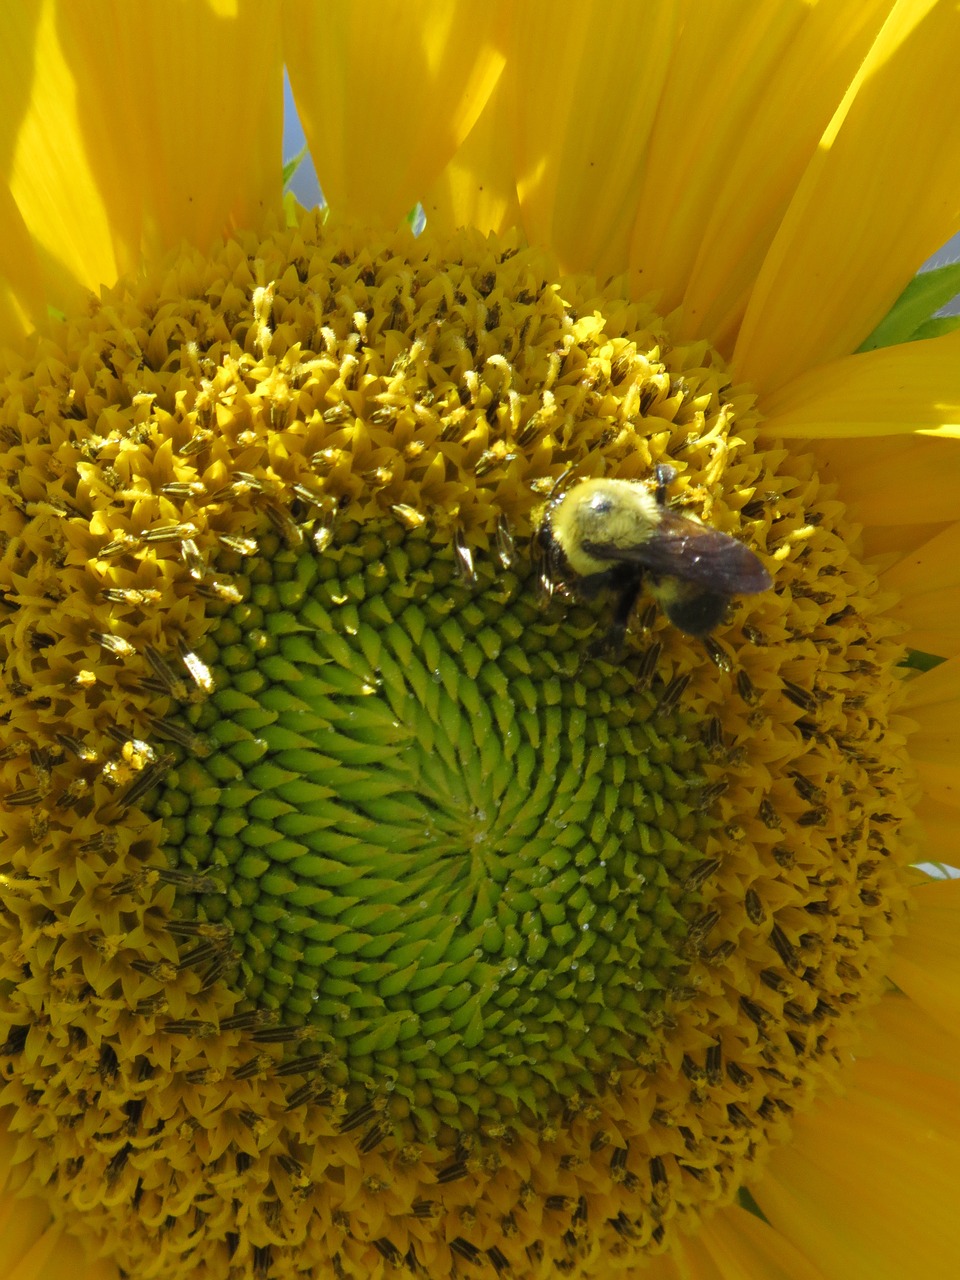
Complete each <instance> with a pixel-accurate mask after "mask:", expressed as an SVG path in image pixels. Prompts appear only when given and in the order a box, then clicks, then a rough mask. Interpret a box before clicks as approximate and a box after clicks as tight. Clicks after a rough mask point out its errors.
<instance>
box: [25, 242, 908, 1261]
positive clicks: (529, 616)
mask: <svg viewBox="0 0 960 1280" xmlns="http://www.w3.org/2000/svg"><path fill="white" fill-rule="evenodd" d="M5 388H6V395H5V400H4V406H3V410H2V415H0V419H2V421H0V430H2V433H3V440H4V448H5V455H4V458H3V471H4V481H5V486H6V489H5V492H6V495H7V496H5V497H4V499H3V506H2V509H0V521H2V523H0V532H2V536H3V556H2V561H0V567H2V579H0V589H2V597H0V655H2V660H3V664H4V675H5V680H6V684H7V689H8V691H9V711H8V713H7V714H6V716H5V717H4V719H3V722H2V726H0V729H2V747H3V751H2V786H0V791H2V794H3V797H4V798H3V803H4V805H5V808H6V814H7V817H6V820H5V824H4V825H5V834H4V843H3V855H2V856H3V878H2V880H0V890H2V896H3V906H4V910H3V915H2V926H0V957H2V970H0V978H2V981H3V983H4V992H5V1000H4V1005H3V1010H2V1015H0V1017H2V1023H3V1030H2V1031H0V1038H4V1037H5V1042H4V1043H3V1050H4V1054H5V1057H4V1059H3V1061H4V1064H5V1065H4V1079H5V1082H6V1083H5V1086H4V1091H3V1094H2V1096H0V1102H2V1104H3V1105H4V1106H5V1107H7V1108H8V1109H9V1111H8V1113H9V1114H10V1116H11V1122H10V1123H11V1127H13V1128H15V1129H16V1131H17V1132H18V1133H20V1134H21V1135H22V1136H21V1150H22V1152H23V1155H22V1158H21V1163H20V1166H19V1167H20V1169H21V1170H22V1172H23V1180H24V1184H25V1185H27V1186H29V1187H30V1188H32V1189H34V1190H36V1189H38V1188H44V1189H45V1190H46V1191H47V1193H49V1194H50V1195H51V1200H52V1203H53V1204H54V1206H55V1209H56V1212H57V1213H58V1214H61V1215H63V1216H64V1217H65V1218H66V1219H68V1220H69V1222H70V1225H71V1226H72V1227H74V1228H75V1229H77V1230H78V1231H82V1232H85V1233H86V1234H88V1235H90V1236H91V1237H93V1238H96V1239H99V1240H101V1241H104V1242H110V1243H109V1247H110V1248H111V1250H112V1252H113V1256H115V1257H116V1258H117V1259H118V1261H119V1262H120V1263H121V1265H122V1266H123V1267H124V1268H126V1269H128V1270H133V1269H137V1268H141V1269H142V1268H143V1267H144V1266H146V1265H147V1264H148V1263H149V1266H150V1268H151V1274H158V1275H164V1276H166V1275H175V1274H182V1272H183V1269H184V1267H193V1268H200V1269H201V1271H202V1273H203V1274H207V1275H210V1276H227V1275H233V1274H235V1275H237V1276H241V1275H248V1274H249V1273H250V1271H251V1269H253V1270H254V1271H257V1272H258V1273H262V1274H264V1275H267V1274H270V1275H276V1276H278V1277H283V1276H288V1275H290V1276H292V1275H293V1274H295V1273H296V1274H304V1273H309V1274H314V1275H316V1276H318V1277H319V1276H320V1275H326V1274H329V1273H331V1272H332V1273H333V1274H336V1275H346V1276H357V1277H359V1276H368V1275H371V1274H374V1273H375V1272H376V1269H377V1267H378V1266H381V1265H382V1264H383V1262H384V1260H386V1261H387V1262H392V1263H398V1262H400V1261H403V1260H405V1261H406V1263H407V1264H408V1265H409V1266H410V1267H411V1268H413V1269H414V1270H416V1269H417V1268H418V1267H419V1268H423V1269H425V1271H426V1272H427V1273H429V1274H436V1275H451V1274H454V1273H456V1270H457V1268H458V1267H459V1266H460V1264H461V1262H462V1261H464V1260H466V1261H470V1262H476V1263H480V1262H482V1263H484V1264H485V1265H486V1266H488V1267H492V1268H493V1269H494V1271H503V1270H505V1269H506V1268H507V1267H508V1266H509V1267H510V1268H512V1272H513V1274H515V1275H516V1276H524V1275H531V1276H532V1275H534V1274H540V1273H541V1272H542V1271H543V1269H544V1268H547V1269H549V1268H550V1267H554V1266H556V1267H557V1268H562V1269H563V1270H564V1271H565V1272H569V1273H571V1274H581V1275H584V1276H586V1275H590V1274H595V1273H598V1271H597V1268H599V1269H600V1270H599V1273H602V1274H606V1271H605V1268H606V1267H608V1266H609V1262H610V1259H612V1258H619V1259H621V1260H623V1261H624V1262H629V1261H631V1260H633V1259H636V1258H638V1257H639V1256H640V1255H641V1254H644V1253H649V1252H655V1251H657V1250H661V1249H664V1248H667V1247H668V1246H669V1244H670V1240H671V1237H672V1234H673V1233H674V1232H676V1231H677V1230H678V1229H679V1228H683V1229H693V1227H694V1226H695V1224H696V1220H697V1218H698V1216H699V1215H700V1214H701V1213H702V1212H703V1210H704V1208H705V1207H707V1206H709V1205H711V1204H717V1203H723V1202H724V1201H725V1200H728V1199H730V1198H731V1197H732V1196H733V1195H734V1194H735V1193H736V1191H737V1189H738V1188H739V1187H741V1186H742V1185H744V1183H745V1182H747V1181H748V1180H749V1178H750V1176H751V1171H752V1169H753V1165H754V1162H755V1160H756V1159H757V1157H758V1156H760V1155H762V1153H763V1151H764V1150H765V1149H766V1148H767V1147H768V1146H769V1144H770V1143H772V1142H776V1141H778V1140H780V1139H781V1138H782V1137H783V1136H784V1135H785V1134H786V1133H787V1131H788V1124H789V1116H790V1113H791V1110H792V1108H793V1107H794V1105H795V1104H796V1102H797V1100H798V1099H802V1098H806V1097H808V1096H810V1095H812V1094H813V1093H814V1092H815V1091H816V1090H817V1089H818V1088H820V1087H821V1085H822V1084H823V1082H824V1081H829V1080H830V1079H831V1078H832V1077H833V1076H834V1075H835V1074H836V1071H837V1067H838V1063H840V1062H841V1060H842V1058H843V1056H844V1054H845V1053H846V1051H847V1049H848V1047H849V1046H850V1045H851V1044H853V1043H854V1042H855V1036H856V1018H857V1014H858V1011H859V1009H860V1007H861V1006H862V1005H863V1003H864V1002H869V1000H871V999H872V998H874V996H875V995H876V993H877V991H878V989H879V983H880V981H881V975H882V970H883V959H884V955H885V950H886V947H887V945H888V941H889V937H890V935H891V931H892V930H893V928H894V927H895V925H896V920H897V916H898V915H899V913H900V911H901V910H902V903H903V899H904V893H905V891H904V889H903V887H902V867H903V864H904V862H905V861H906V860H907V859H908V851H907V850H906V849H905V848H904V847H903V845H902V842H901V840H900V838H899V835H898V832H899V827H900V825H901V822H902V820H903V814H904V811H905V809H904V806H905V805H906V802H907V798H908V797H906V787H905V785H904V781H903V778H902V776H901V775H902V767H903V766H902V759H901V751H900V744H899V739H898V737H897V734H896V730H895V727H894V726H893V724H892V722H891V719H890V708H891V705H892V701H893V696H894V688H895V682H894V680H893V678H892V666H893V663H894V662H895V660H896V656H897V655H896V650H895V647H894V645H893V643H892V641H891V640H890V639H888V636H889V635H890V634H891V630H892V629H891V628H890V626H889V625H888V624H887V623H886V622H885V621H884V619H883V617H882V614H881V612H880V603H879V602H878V601H877V599H876V593H875V588H874V584H873V579H872V577H871V575H870V574H869V572H868V571H867V570H865V569H864V568H863V567H862V566H861V565H860V564H859V563H858V561H857V560H856V559H855V557H854V556H853V554H852V553H851V547H852V546H853V545H854V537H853V534H852V531H851V530H850V529H849V528H848V527H847V525H846V523H845V517H844V513H843V509H842V507H841V506H840V504H839V503H838V502H836V501H835V499H834V498H833V497H832V495H831V494H829V493H825V492H824V491H823V490H822V489H821V487H820V485H819V482H818V480H817V477H816V473H815V470H814V467H813V464H812V461H811V460H810V459H809V458H805V457H796V456H794V457H789V456H788V455H787V453H786V451H785V450H784V449H782V448H779V447H772V446H771V447H767V448H761V447H760V446H759V444H758V439H759V436H758V426H757V423H756V421H755V420H754V418H753V417H752V415H751V407H750V406H751V401H750V398H749V396H748V395H747V394H746V393H745V392H744V391H742V390H738V389H736V388H733V387H731V386H730V385H729V383H728V381H727V377H726V374H725V372H724V367H723V364H722V361H721V360H720V358H719V357H718V356H717V355H716V354H715V353H713V352H711V351H710V350H709V349H708V348H707V347H706V346H705V345H704V344H698V345H693V346H686V347H678V346H674V345H673V344H672V342H671V339H670V336H669V332H668V331H667V329H666V327H665V326H664V324H663V322H662V321H660V320H659V319H658V318H657V317H656V316H655V315H654V314H653V313H652V312H650V311H649V309H648V308H646V307H644V306H642V305H641V304H636V303H627V302H625V301H623V300H622V298H620V297H619V296H618V293H617V289H616V287H615V286H613V287H611V288H610V289H608V290H606V291H603V290H599V289H598V288H597V286H596V285H595V284H594V283H593V282H590V281H585V280H573V281H563V282H557V281H555V279H554V277H553V267H552V266H551V264H550V263H549V262H547V261H545V260H544V259H543V258H542V257H541V256H539V255H537V254H536V253H534V252H532V251H530V250H527V249H523V248H521V247H520V246H519V245H517V244H499V243H495V242H487V241H483V240H481V239H480V238H478V237H473V236H469V235H462V236H460V237H459V238H458V239H457V240H456V241H454V242H453V243H448V244H446V245H442V246H437V245H434V244H433V243H432V242H431V241H430V240H429V238H428V237H426V236H425V237H422V238H421V239H420V240H417V241H414V240H412V239H410V238H408V237H406V236H403V237H398V238H397V240H396V241H391V242H385V243H382V244H371V243H369V242H368V241H366V240H364V239H363V238H362V237H359V236H356V235H354V234H353V233H350V232H345V231H337V230H326V231H321V229H320V228H319V226H318V225H317V223H316V222H314V221H312V220H309V219H308V220H305V222H304V224H303V225H302V226H301V227H300V228H296V229H293V230H289V231H284V232H282V233H278V234H276V235H274V236H273V237H271V238H268V239H267V240H265V241H262V242H255V241H253V240H251V241H250V243H249V244H247V243H245V242H244V243H241V242H233V243H230V244H227V245H225V246H223V248H222V249H221V251H220V252H219V253H218V254H216V255H214V256H213V257H212V258H211V259H210V260H205V259H201V258H199V257H197V258H192V259H180V260H178V262H177V263H176V264H175V266H173V267H172V268H171V269H170V272H169V274H168V275H167V276H165V277H160V278H157V279H154V280H151V281H147V282H141V283H138V284H135V285H124V286H120V287H118V288H117V290H115V291H114V293H112V294H110V295H108V296H106V297H105V298H104V299H103V300H102V302H101V303H100V304H99V305H98V306H97V307H95V308H94V309H93V310H92V313H91V315H90V316H89V317H88V318H86V319H85V320H84V321H82V322H77V323H76V324H73V325H68V326H65V328H64V332H63V334H62V335H61V340H60V345H57V344H55V343H53V342H52V341H48V342H46V343H38V345H37V349H36V351H35V353H34V359H33V363H32V364H31V365H30V366H29V367H28V366H24V367H22V368H17V369H11V370H9V371H8V373H7V374H6V375H5ZM660 463H669V464H670V465H671V466H672V467H674V468H675V469H676V471H677V473H678V480H677V483H676V485H675V486H674V488H675V492H672V493H671V495H670V502H671V504H672V505H673V507H674V509H675V510H676V511H678V512H680V513H683V514H684V515H685V516H686V517H687V518H691V519H693V518H697V519H699V520H701V521H703V522H704V523H705V524H706V525H707V526H709V527H710V528H713V529H716V530H718V531H720V532H722V533H724V534H726V535H728V536H730V537H736V538H738V539H739V540H741V541H744V542H747V543H748V544H749V545H750V546H752V547H753V548H754V550H755V551H756V552H757V553H758V554H759V555H760V556H761V557H762V559H763V560H764V563H765V564H766V565H767V566H768V567H769V569H770V571H771V574H772V576H773V579H774V587H773V588H772V589H770V590H768V591H764V592H762V593H760V594H758V595H756V596H750V597H743V598H732V599H731V601H730V605H729V608H728V610H727V616H726V618H725V619H724V621H723V623H722V624H721V626H720V627H719V628H718V630H717V632H716V635H715V636H712V637H710V638H709V640H708V641H707V642H706V643H704V642H701V641H699V640H693V639H691V638H690V637H688V636H685V635H683V634H681V633H680V632H679V631H677V630H676V628H674V627H672V626H670V625H669V623H668V622H667V620H666V619H665V618H664V617H663V616H662V615H661V614H660V613H659V612H658V610H657V609H656V607H655V606H654V605H653V604H652V602H651V599H650V597H649V595H641V598H640V602H639V604H638V606H637V608H636V610H635V611H634V617H633V620H632V624H631V629H630V632H629V634H628V637H627V640H626V643H625V645H624V646H623V649H622V652H615V651H611V649H610V647H609V646H607V647H606V648H605V647H604V644H603V641H604V639H605V638H606V637H607V636H608V633H609V630H610V625H611V620H612V617H613V613H614V610H615V607H616V599H615V598H614V597H613V596H606V595H604V594H603V593H600V594H599V595H587V594H584V593H583V592H580V591H578V584H577V582H576V581H572V582H566V583H564V584H559V586H560V587H561V589H560V590H558V591H557V592H556V593H555V594H554V596H553V599H552V600H551V601H549V603H546V604H545V602H544V600H543V599H542V592H540V591H538V578H539V573H540V568H539V567H538V566H535V564H534V557H532V555H531V537H532V533H533V531H534V529H535V527H536V521H537V518H538V515H537V513H538V511H539V510H542V508H543V504H544V502H545V501H546V500H547V499H548V498H549V497H550V494H551V492H552V491H553V490H554V488H555V486H556V485H557V483H558V481H560V482H561V483H562V477H563V476H564V474H565V473H566V472H567V471H568V470H570V471H572V473H573V474H574V475H575V476H581V477H585V476H599V475H608V476H615V477H618V478H620V479H626V480H630V481H633V482H635V483H636V484H638V485H643V484H652V482H653V476H654V468H655V466H656V465H657V464H660ZM554 585H557V584H554ZM721 594H723V595H725V594H726V592H721ZM161 1224H162V1232H161V1235H160V1238H159V1243H158V1238H157V1230H158V1227H159V1226H160V1225H161ZM105 1247H106V1246H105ZM158 1249H159V1254H158ZM598 1259H601V1260H602V1263H601V1262H600V1261H597V1260H598Z"/></svg>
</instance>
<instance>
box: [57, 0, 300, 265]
mask: <svg viewBox="0 0 960 1280" xmlns="http://www.w3.org/2000/svg"><path fill="white" fill-rule="evenodd" d="M95 12H96V14H97V20H92V19H93V14H92V12H91V10H90V8H89V7H88V6H85V5H63V6H61V8H60V13H59V15H58V31H59V35H60V40H61V44H62V47H63V48H64V49H65V50H68V51H69V52H68V57H69V62H70V65H71V67H72V68H73V69H74V74H75V76H76V80H77V85H78V102H77V111H78V115H79V119H80V127H81V129H82V132H83V142H84V146H85V148H86V153H87V158H88V163H89V165H90V167H91V170H92V173H93V178H94V181H95V182H96V184H97V187H98V190H99V192H100V195H101V197H102V199H103V201H104V205H105V207H106V210H107V213H108V215H109V219H110V230H111V233H112V235H113V240H114V251H115V253H116V256H117V260H118V264H119V268H120V270H121V271H128V270H130V269H132V268H133V267H134V266H135V265H136V263H137V261H138V260H139V257H140V255H141V253H144V254H147V255H148V256H156V255H157V254H159V253H162V252H164V251H166V250H167V249H169V248H171V247H173V246H175V245H177V244H178V243H179V242H180V241H181V240H187V241H188V242H190V243H191V244H197V245H200V246H201V247H206V246H208V245H210V244H211V243H212V242H213V241H214V240H215V239H217V238H218V237H219V236H222V235H224V234H226V233H228V232H230V231H231V230H234V229H236V228H238V227H249V226H254V227H256V226H261V225H262V224H263V221H264V218H265V216H266V215H268V214H270V213H276V212H279V210H280V207H281V195H282V190H281V189H282V164H281V160H280V157H281V147H282V136H283V80H282V74H283V73H282V57H281V50H280V31H279V24H278V22H277V15H276V13H275V12H273V11H272V10H271V7H270V6H268V5H253V4H245V3H243V0H204V3H183V2H182V0H175V2H174V3H165V4H150V5H130V4H127V3H125V2H124V0H113V2H112V3H104V4H103V6H102V8H100V9H99V10H97V11H95Z"/></svg>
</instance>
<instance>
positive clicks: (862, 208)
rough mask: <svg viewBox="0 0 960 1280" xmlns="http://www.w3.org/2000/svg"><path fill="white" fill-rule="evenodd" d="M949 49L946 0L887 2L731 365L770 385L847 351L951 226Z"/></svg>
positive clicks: (957, 124)
mask: <svg viewBox="0 0 960 1280" xmlns="http://www.w3.org/2000/svg"><path fill="white" fill-rule="evenodd" d="M958 47H960V11H958V10H957V8H956V6H955V5H954V4H950V3H939V2H938V0H900V2H899V3H897V4H896V5H895V6H894V8H893V10H892V12H891V14H890V17H889V18H888V20H887V22H886V23H885V24H884V27H883V29H882V31H881V32H880V35H879V37H878V38H877V40H876V42H875V44H874V45H873V47H872V49H871V50H870V52H869V54H868V56H867V58H866V59H865V61H864V63H863V65H862V66H861V68H860V71H859V73H858V75H857V78H856V80H855V82H854V84H853V85H852V86H851V89H850V92H849V93H848V94H847V96H846V97H845V99H844V101H843V102H842V104H841V105H840V107H839V108H838V110H837V112H836V114H835V116H834V118H833V120H832V122H831V123H830V125H829V126H828V128H827V130H826V132H825V133H824V135H823V139H822V141H821V144H820V146H819V148H818V149H817V151H816V153H815V155H814V157H813V158H812V160H811V162H810V165H809V166H808V168H807V171H806V173H805V174H804V176H803V179H802V180H801V182H800V184H799V186H798V188H797V192H796V195H795V196H794V199H793V201H792V203H791V205H790V208H789V210H788V211H787V214H786V216H785V218H784V220H783V223H782V225H781V228H780V230H779V232H778V234H777V237H776V239H775V240H774V243H773V245H772V247H771V249H770V252H769V253H768V254H767V257H766V260H765V262H764V264H763V267H762V269H761V271H760V274H759V277H758V279H757V284H756V287H755V289H754V291H753V295H752V297H751V299H750V303H749V306H748V308H747V313H746V316H745V318H744V322H743V325H742V327H741V330H740V336H739V339H738V341H737V347H736V352H735V355H734V366H735V368H736V372H737V375H738V376H739V377H743V378H746V379H747V380H748V381H751V382H753V383H754V384H755V385H757V386H759V387H761V388H763V389H765V390H769V389H771V388H775V387H779V386H782V385H783V384H784V383H785V382H787V381H789V380H790V379H792V378H795V377H796V376H797V375H798V374H801V373H803V372H804V371H805V370H807V369H811V368H813V367H814V366H815V365H817V364H820V363H823V362H824V361H828V360H833V359H836V358H837V357H838V356H842V355H845V354H847V353H849V352H851V351H853V350H855V349H856V347H857V346H858V345H859V344H860V342H862V340H863V339H864V338H865V337H866V336H867V334H868V333H869V332H870V331H871V330H872V329H873V327H874V326H875V325H876V324H877V322H878V321H879V320H881V319H882V318H883V316H884V315H886V313H887V311H888V310H889V309H890V307H891V305H892V304H893V302H894V301H895V300H896V298H897V296H898V295H899V294H900V292H901V290H902V289H903V287H904V285H905V284H906V283H907V281H908V280H909V279H910V278H911V277H912V275H913V274H914V272H915V271H916V270H917V268H918V267H919V266H920V264H921V263H922V262H923V261H924V259H925V258H927V257H928V256H929V255H930V254H931V253H933V252H934V251H935V250H936V249H938V248H939V247H940V246H941V245H942V244H943V243H944V242H945V241H946V240H948V239H949V237H950V236H951V235H952V234H953V232H954V231H955V230H956V229H957V225H958V222H960V185H958V183H957V177H956V175H957V168H958V164H960V76H958V75H957V74H956V55H957V48H958ZM920 122H922V127H921V124H920Z"/></svg>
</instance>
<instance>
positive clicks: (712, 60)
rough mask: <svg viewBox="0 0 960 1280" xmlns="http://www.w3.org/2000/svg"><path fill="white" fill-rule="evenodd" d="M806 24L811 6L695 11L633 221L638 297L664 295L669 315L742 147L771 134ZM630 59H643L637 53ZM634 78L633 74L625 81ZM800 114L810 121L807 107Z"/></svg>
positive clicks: (719, 2)
mask: <svg viewBox="0 0 960 1280" xmlns="http://www.w3.org/2000/svg"><path fill="white" fill-rule="evenodd" d="M646 7H647V6H645V5H643V6H637V8H638V9H642V10H644V11H645V10H646ZM806 14H807V6H805V5H785V4H779V3H768V2H764V3H759V4H757V3H753V4H750V5H744V4H743V3H742V0H710V3H709V4H694V5H690V6H688V7H687V10H686V16H685V22H684V25H683V29H682V31H681V34H680V36H679V39H678V41H677V44H676V47H675V48H674V50H673V53H672V57H671V60H670V66H669V69H668V73H667V77H666V81H665V83H664V86H663V90H662V92H661V94H660V102H659V105H658V107H657V115H656V121H655V124H654V127H653V130H652V133H651V136H650V140H649V143H648V144H647V148H646V154H645V155H644V157H643V178H642V183H641V188H640V192H639V195H638V198H637V202H636V205H635V208H634V209H633V211H632V212H633V216H634V229H633V234H632V239H631V245H630V259H629V269H630V287H631V289H632V290H633V292H634V293H635V294H639V295H643V294H647V293H650V292H654V293H656V294H657V296H658V297H659V299H660V303H659V305H660V309H661V310H662V311H664V312H666V311H669V310H671V309H672V308H673V307H675V306H677V305H678V304H679V303H680V302H681V300H682V298H683V293H684V290H685V288H686V285H687V282H688V280H689V278H690V273H691V270H692V268H693V265H694V263H695V262H696V261H697V258H698V255H699V252H700V247H701V242H702V238H703V233H704V230H705V228H706V227H707V226H708V225H709V222H710V217H711V213H712V210H713V208H714V205H715V203H716V200H717V193H718V191H719V190H721V189H722V187H723V185H724V183H725V181H726V176H727V172H728V170H729V168H730V166H731V164H733V163H735V161H736V158H737V156H738V154H739V152H740V148H741V146H742V145H743V144H742V139H744V138H745V137H748V136H749V135H750V134H751V133H752V132H753V131H754V130H755V129H756V128H757V127H758V124H759V125H760V126H761V127H762V122H763V118H764V112H765V110H766V97H767V94H768V88H769V86H770V85H771V84H772V83H773V82H774V80H775V77H776V76H777V75H778V74H779V69H780V66H781V63H782V62H783V60H784V58H786V57H787V56H788V54H789V51H790V49H791V47H792V46H793V44H794V42H795V41H796V40H797V39H798V38H799V36H800V33H801V31H802V28H803V26H804V22H805V18H806ZM626 52H627V54H628V55H629V58H630V59H633V58H634V57H635V56H636V51H635V50H634V49H633V48H629V46H627V47H626ZM628 65H629V64H628ZM632 74H633V73H632V71H631V70H629V69H628V66H627V67H625V69H624V75H626V76H631V75H632ZM796 110H797V113H798V115H802V114H803V113H804V102H803V99H802V97H800V100H799V101H798V102H797V106H796ZM772 136H773V135H772V133H771V132H767V131H766V130H765V129H763V130H762V133H761V136H760V139H759V143H758V145H760V146H761V147H762V148H763V151H764V153H765V154H766V152H767V151H769V149H770V148H771V139H772ZM638 145H640V146H642V145H643V137H642V135H641V138H640V140H639V144H638ZM724 265H726V262H724ZM751 275H752V272H751Z"/></svg>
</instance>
